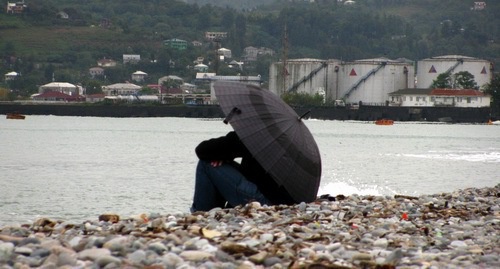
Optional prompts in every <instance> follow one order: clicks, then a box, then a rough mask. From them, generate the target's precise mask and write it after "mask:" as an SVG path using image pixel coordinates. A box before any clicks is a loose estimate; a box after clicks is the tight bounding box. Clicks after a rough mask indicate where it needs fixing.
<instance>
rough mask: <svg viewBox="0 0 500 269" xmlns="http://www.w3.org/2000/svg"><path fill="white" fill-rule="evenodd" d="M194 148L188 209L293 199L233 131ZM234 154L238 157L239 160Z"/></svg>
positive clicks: (207, 208) (197, 209)
mask: <svg viewBox="0 0 500 269" xmlns="http://www.w3.org/2000/svg"><path fill="white" fill-rule="evenodd" d="M195 152H196V155H197V156H198V158H199V161H198V165H197V168H196V182H195V189H194V198H193V204H192V207H191V212H195V211H209V210H211V209H212V208H216V207H220V208H224V207H235V206H238V205H244V204H246V203H248V202H252V201H257V202H260V203H261V204H263V205H264V204H267V205H275V204H293V203H294V200H293V199H292V198H291V196H290V195H289V194H288V192H287V191H286V190H285V189H284V188H283V187H282V186H279V185H278V184H277V183H276V182H275V181H274V180H273V179H272V177H271V176H270V175H269V174H268V173H266V171H265V170H264V168H262V166H261V165H260V164H259V163H258V162H257V160H255V158H253V157H252V154H251V153H250V152H249V151H248V149H247V148H246V147H245V146H244V145H243V143H242V142H241V140H240V139H239V137H238V135H237V134H236V133H235V132H234V131H232V132H229V133H228V134H227V135H226V136H222V137H218V138H212V139H209V140H205V141H203V142H201V143H200V144H199V145H198V146H197V147H196V149H195ZM236 158H241V161H240V163H238V162H236V161H235V159H236Z"/></svg>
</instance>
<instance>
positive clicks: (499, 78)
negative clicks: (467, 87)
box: [484, 74, 500, 113]
mask: <svg viewBox="0 0 500 269" xmlns="http://www.w3.org/2000/svg"><path fill="white" fill-rule="evenodd" d="M484 92H485V93H486V94H489V95H491V99H492V100H491V102H492V105H491V107H492V109H493V110H494V111H496V113H500V74H496V75H495V77H493V79H492V80H491V82H490V83H488V84H486V85H485V86H484Z"/></svg>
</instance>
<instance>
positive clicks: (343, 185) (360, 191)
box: [318, 181, 386, 196]
mask: <svg viewBox="0 0 500 269" xmlns="http://www.w3.org/2000/svg"><path fill="white" fill-rule="evenodd" d="M385 193H386V191H384V190H382V189H381V188H380V187H379V186H377V185H360V186H356V184H355V183H353V182H350V181H349V182H331V183H327V184H326V185H324V186H322V187H320V189H319V191H318V195H323V194H329V195H331V196H336V195H339V194H343V195H346V196H349V195H353V194H357V195H376V196H380V195H383V194H385Z"/></svg>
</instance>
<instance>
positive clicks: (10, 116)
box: [7, 113, 26, 120]
mask: <svg viewBox="0 0 500 269" xmlns="http://www.w3.org/2000/svg"><path fill="white" fill-rule="evenodd" d="M25 118H26V116H24V115H23V114H19V113H7V119H11V120H24V119H25Z"/></svg>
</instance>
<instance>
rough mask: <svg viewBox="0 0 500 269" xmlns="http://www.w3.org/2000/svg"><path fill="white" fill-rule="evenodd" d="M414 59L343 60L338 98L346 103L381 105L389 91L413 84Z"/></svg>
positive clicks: (340, 69) (339, 77) (386, 98)
mask: <svg viewBox="0 0 500 269" xmlns="http://www.w3.org/2000/svg"><path fill="white" fill-rule="evenodd" d="M414 74H415V68H414V62H412V61H409V60H406V59H402V60H390V59H386V58H376V59H365V60H358V61H354V62H346V63H342V64H341V65H340V68H339V74H338V92H339V98H337V99H343V100H344V101H345V102H346V103H359V102H360V101H361V102H362V103H364V104H372V105H381V104H384V103H386V101H387V100H389V93H391V92H395V91H397V90H399V89H406V88H414V87H415V80H414Z"/></svg>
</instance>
